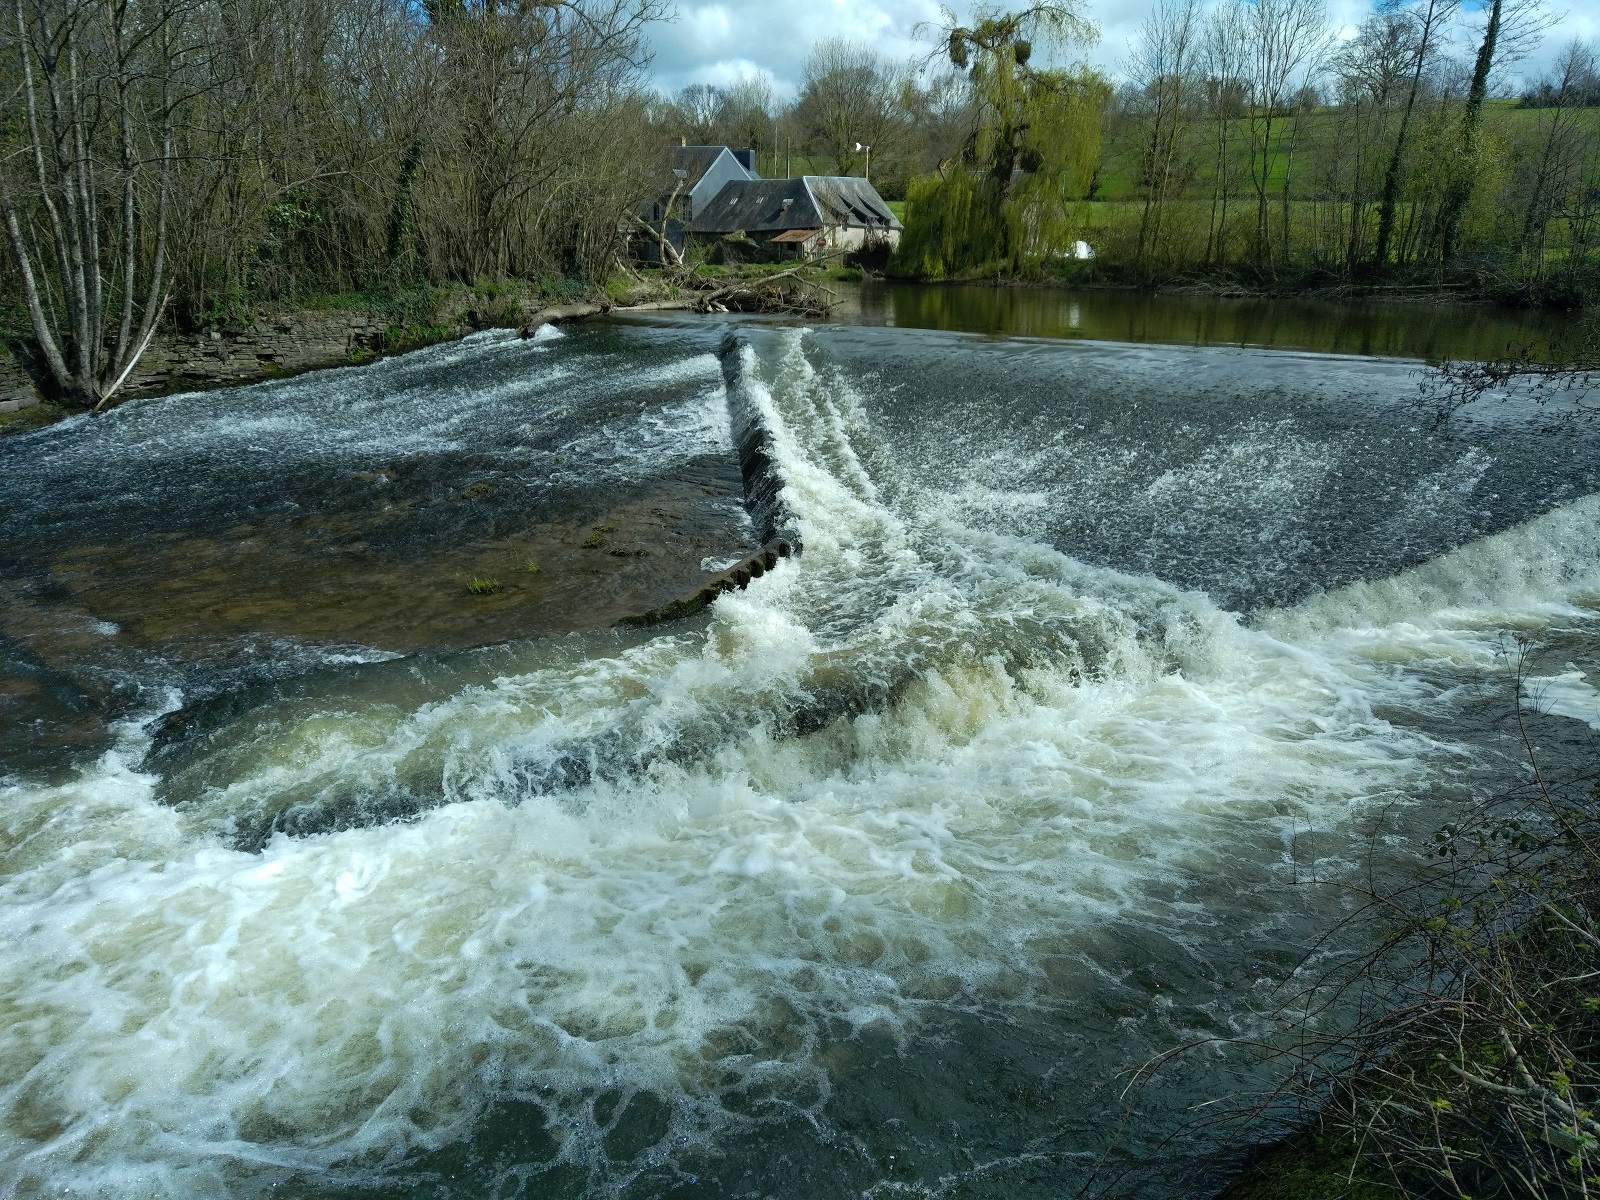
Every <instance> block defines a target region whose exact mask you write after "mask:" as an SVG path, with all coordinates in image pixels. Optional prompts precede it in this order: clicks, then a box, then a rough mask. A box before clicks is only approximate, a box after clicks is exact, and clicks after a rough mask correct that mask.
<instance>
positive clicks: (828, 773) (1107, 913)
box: [0, 301, 1600, 1198]
mask: <svg viewBox="0 0 1600 1200" xmlns="http://www.w3.org/2000/svg"><path fill="white" fill-rule="evenodd" d="M928 303H929V304H932V303H934V302H932V301H929V302H928ZM864 308H867V309H870V305H866V306H864ZM877 311H878V314H879V315H878V316H877V317H876V318H874V317H872V316H871V315H870V313H864V315H863V316H862V317H861V318H860V321H859V323H855V324H850V323H840V324H830V325H817V326H814V327H810V328H804V327H800V326H796V325H791V324H786V323H783V322H762V321H755V320H751V321H741V322H737V323H735V324H734V326H733V328H734V329H735V331H736V333H737V335H738V337H737V339H736V340H734V341H732V342H730V343H729V345H728V348H727V349H726V351H724V350H723V346H722V342H723V337H724V333H725V332H726V328H727V327H726V326H725V325H724V324H718V323H712V322H707V321H704V320H696V319H670V318H661V319H655V320H632V321H625V320H612V321H605V322H596V323H593V324H589V325H583V326H574V327H571V328H569V329H568V330H567V331H565V333H563V334H554V333H551V334H547V335H544V336H542V337H541V338H540V339H539V340H537V341H533V342H519V341H516V340H514V339H510V338H507V337H506V336H504V335H498V334H487V335H479V336H478V337H476V338H474V339H470V340H469V341H468V342H465V343H459V344H456V345H452V346H443V347H435V348H432V349H429V350H423V351H419V352H417V353H416V354H413V355H408V356H404V357H402V358H399V359H394V360H390V361H388V362H384V363H380V364H376V365H373V366H371V367H365V368H352V369H348V370H345V371H340V372H327V373H321V374H314V375H309V376H303V377H301V378H299V379H295V380H289V381H283V382H277V383H272V384H267V385H261V386H258V387H253V388H247V389H241V390H237V391H232V392H212V393H207V394H204V395H194V396H180V397H170V398H166V399H161V400H151V401H141V402H138V403H136V404H131V405H128V406H125V407H124V408H121V409H118V410H116V411H114V412H112V413H111V414H109V415H108V416H106V417H103V418H100V419H98V420H93V421H91V420H89V419H87V418H82V419H75V420H69V421H67V422H63V423H61V424H58V425H56V426H53V427H51V428H49V429H45V430H41V431H37V432H33V433H29V434H24V435H16V436H12V437H9V438H6V439H4V440H3V441H0V470H3V472H4V474H3V480H4V482H3V484H0V487H3V489H4V495H5V507H6V511H7V520H6V522H5V528H4V532H3V534H0V562H3V564H4V584H3V587H4V589H5V599H6V607H5V619H4V624H3V625H0V635H3V636H0V648H3V649H4V651H5V655H6V665H5V669H4V673H3V674H0V682H3V683H4V687H3V688H0V695H3V696H4V698H5V703H6V705H7V707H6V709H5V715H6V719H7V724H8V729H7V733H6V738H5V741H4V742H3V743H0V754H3V756H4V757H3V758H0V778H3V782H0V921H3V924H4V938H5V945H6V959H5V963H6V965H5V970H4V973H3V975H0V1011H3V1012H4V1014H5V1020H4V1024H3V1026H0V1117H3V1124H0V1194H4V1195H6V1196H18V1197H20V1196H33V1195H40V1194H46V1193H49V1194H56V1193H60V1192H65V1191H67V1190H70V1191H71V1192H72V1193H73V1194H78V1195H94V1196H107V1197H111V1196H117V1197H126V1196H136V1195H137V1196H152V1197H154V1196H162V1197H165V1196H185V1197H191V1196H218V1197H222V1196H255V1195H269V1194H270V1195H280V1196H296V1197H307V1198H310V1197H319V1198H323V1197H355V1196H363V1197H370V1196H401V1195H434V1196H449V1197H462V1198H465V1197H489V1196H493V1197H510V1196H528V1197H533V1196H538V1197H558V1196H572V1197H578V1196H619V1197H647V1196H673V1197H694V1196H704V1197H712V1196H729V1195H751V1196H754V1195H760V1196H773V1197H817V1196H845V1195H871V1196H963V1197H968V1196H972V1197H975V1196H997V1197H998V1196H1016V1195H1022V1194H1041V1195H1043V1194H1049V1195H1067V1194H1075V1193H1076V1192H1077V1191H1078V1189H1079V1188H1081V1187H1083V1186H1085V1185H1086V1184H1089V1183H1091V1182H1093V1183H1095V1184H1096V1186H1101V1185H1103V1186H1111V1185H1113V1184H1115V1185H1116V1186H1117V1187H1120V1188H1122V1189H1123V1190H1125V1191H1127V1192H1130V1193H1133V1194H1138V1195H1148V1196H1173V1197H1177V1196H1187V1195H1203V1194H1206V1192H1205V1188H1206V1187H1207V1186H1214V1185H1215V1184H1216V1182H1217V1181H1219V1180H1220V1179H1221V1178H1222V1177H1223V1176H1222V1174H1220V1173H1219V1172H1223V1171H1225V1170H1226V1167H1227V1165H1228V1163H1229V1162H1230V1161H1232V1160H1231V1159H1230V1158H1229V1157H1228V1155H1229V1153H1230V1152H1229V1151H1228V1150H1227V1149H1226V1148H1223V1150H1222V1153H1221V1156H1220V1157H1218V1151H1219V1147H1218V1145H1217V1139H1216V1135H1215V1132H1214V1131H1210V1130H1208V1128H1207V1127H1206V1126H1205V1125H1203V1124H1202V1125H1198V1126H1197V1125H1194V1124H1192V1123H1190V1122H1189V1121H1187V1120H1186V1118H1185V1115H1184V1114H1185V1113H1186V1111H1188V1110H1189V1109H1190V1108H1191V1107H1192V1106H1194V1105H1196V1104H1198V1103H1202V1102H1204V1101H1208V1100H1213V1099H1216V1098H1219V1097H1222V1096H1225V1095H1227V1094H1230V1093H1234V1092H1237V1091H1241V1090H1249V1089H1254V1088H1260V1087H1262V1086H1265V1085H1267V1084H1269V1083H1270V1081H1271V1078H1272V1074H1271V1072H1272V1068H1271V1067H1270V1066H1269V1065H1264V1064H1263V1062H1262V1059H1261V1055H1260V1054H1259V1053H1258V1052H1257V1051H1255V1050H1254V1049H1252V1048H1250V1046H1249V1043H1250V1042H1259V1041H1261V1040H1263V1039H1270V1038H1272V1037H1273V1036H1275V1033H1276V1032H1277V1029H1278V1021H1279V1019H1280V1018H1279V1017H1278V1016H1277V1015H1276V1014H1277V1012H1278V1009H1279V1005H1280V1002H1281V997H1282V996H1283V995H1284V994H1285V992H1284V991H1282V990H1281V989H1282V988H1283V987H1284V986H1287V987H1288V988H1289V989H1290V991H1291V992H1292V989H1293V988H1294V987H1295V986H1296V983H1297V981H1298V980H1303V979H1304V978H1306V977H1307V975H1308V973H1310V972H1314V971H1315V970H1316V969H1317V968H1318V961H1317V960H1313V961H1311V962H1309V963H1307V962H1305V961H1303V960H1304V958H1305V955H1306V952H1307V949H1308V947H1310V946H1311V945H1313V944H1314V943H1315V942H1316V940H1317V939H1318V938H1319V937H1320V936H1322V935H1323V934H1325V933H1326V932H1327V931H1328V930H1329V928H1330V927H1331V925H1332V924H1333V923H1334V921H1336V919H1337V918H1338V916H1339V915H1340V913H1342V912H1346V911H1349V908H1350V905H1351V904H1352V903H1353V901H1352V900H1351V899H1350V898H1349V897H1350V891H1349V890H1348V889H1347V888H1346V887H1344V886H1343V885H1345V884H1347V883H1349V882H1351V881H1355V880H1360V879H1363V878H1366V877H1367V872H1368V871H1369V870H1370V871H1372V872H1375V873H1376V876H1377V877H1378V878H1403V877H1405V875H1406V873H1407V872H1408V871H1409V870H1411V869H1412V864H1413V863H1414V861H1415V860H1414V856H1415V854H1416V853H1417V852H1418V850H1419V848H1423V847H1426V846H1427V845H1428V844H1429V843H1430V841H1431V837H1432V834H1433V831H1434V830H1435V829H1437V828H1438V827H1439V826H1440V825H1441V824H1443V823H1444V822H1445V821H1447V820H1448V819H1449V815H1450V814H1451V813H1452V812H1453V811H1454V810H1455V807H1456V806H1458V805H1460V804H1463V803H1466V802H1470V801H1471V800H1472V799H1473V798H1475V797H1479V796H1482V795H1484V794H1485V793H1487V792H1490V791H1493V790H1497V789H1500V788H1503V787H1505V786H1506V785H1507V784H1508V783H1509V782H1512V781H1515V780H1516V779H1518V778H1520V772H1521V764H1522V759H1523V750H1522V747H1521V743H1520V742H1519V740H1518V738H1517V735H1516V731H1515V729H1514V728H1513V726H1512V725H1511V723H1510V722H1509V721H1508V719H1507V718H1508V715H1509V714H1510V713H1511V711H1512V710H1513V708H1514V707H1515V703H1516V701H1517V699H1518V691H1517V689H1518V686H1519V685H1518V682H1517V672H1518V670H1519V665H1518V664H1519V655H1518V653H1517V652H1516V651H1517V645H1518V642H1517V639H1520V640H1521V643H1522V644H1523V645H1524V646H1525V647H1526V652H1527V656H1528V657H1527V659H1526V662H1525V663H1524V665H1523V667H1522V668H1521V669H1522V670H1523V673H1524V675H1525V676H1526V679H1525V681H1524V683H1523V685H1522V686H1523V687H1524V692H1525V694H1524V700H1525V701H1526V703H1527V705H1528V708H1529V712H1530V715H1529V721H1530V728H1531V729H1532V730H1533V731H1534V736H1535V738H1536V740H1537V741H1538V743H1539V746H1540V752H1541V753H1542V754H1544V755H1546V756H1547V757H1548V761H1550V762H1552V763H1558V764H1564V765H1567V766H1574V767H1576V766H1579V765H1581V764H1583V763H1584V762H1585V760H1586V759H1587V758H1588V757H1589V756H1592V753H1593V750H1594V745H1595V730H1596V729H1600V707H1597V706H1600V693H1596V691H1595V690H1594V688H1593V687H1592V686H1590V682H1591V681H1592V680H1593V679H1594V678H1595V677H1596V676H1595V671H1596V660H1597V652H1600V636H1597V635H1600V627H1597V625H1596V621H1595V617H1596V613H1597V610H1600V525H1597V521H1596V518H1597V516H1600V500H1597V498H1596V495H1595V493H1596V491H1597V490H1600V489H1597V484H1596V478H1595V474H1596V470H1597V464H1600V458H1597V455H1596V449H1597V446H1596V441H1597V438H1596V431H1595V430H1594V429H1593V428H1591V427H1587V426H1576V427H1553V426H1552V425H1551V424H1550V422H1549V421H1547V420H1544V419H1542V414H1541V413H1540V412H1538V411H1536V410H1534V409H1532V408H1530V407H1529V406H1527V405H1526V404H1524V403H1521V402H1509V403H1504V404H1502V403H1497V402H1488V403H1485V404H1483V405H1481V406H1480V407H1479V408H1478V409H1476V410H1474V411H1473V412H1472V413H1470V414H1468V417H1467V418H1466V419H1462V420H1459V421H1457V422H1455V423H1453V424H1452V425H1451V426H1449V427H1448V428H1445V429H1435V428H1433V427H1432V425H1431V424H1430V423H1429V422H1428V421H1427V420H1425V419H1424V418H1423V417H1421V416H1419V414H1418V413H1417V412H1416V410H1415V409H1414V407H1412V406H1411V403H1410V401H1411V399H1412V397H1413V396H1414V395H1415V394H1416V386H1417V381H1418V372H1419V370H1420V369H1421V366H1420V364H1419V363H1418V362H1417V361H1415V360H1414V359H1410V358H1405V357H1393V358H1382V357H1358V356H1350V355H1335V354H1328V353H1318V352H1308V351H1305V350H1283V349H1278V350H1270V349H1258V348H1249V347H1241V346H1229V345H1209V346H1176V347H1174V346H1171V345H1159V344H1148V343H1147V344H1135V343H1133V342H1126V341H1124V342H1118V341H1110V340H1084V341H1068V340H1063V339H1058V338H1045V337H1031V336H1017V335H1016V331H1015V330H1013V331H1012V332H1010V333H1006V332H1004V331H1002V330H995V329H989V330H981V331H980V332H977V333H970V332H958V331H951V330H947V329H941V328H908V327H906V326H909V325H912V324H914V323H916V322H913V321H912V320H910V319H909V318H908V319H905V320H899V319H897V320H896V321H895V322H894V325H895V326H896V327H893V328H891V327H888V325H889V322H888V321H886V320H884V319H882V313H883V311H884V310H883V309H882V308H881V307H880V308H879V309H878V310H877ZM940 323H941V322H940V321H935V320H926V321H922V322H921V324H924V325H938V324H940ZM1163 340H1171V341H1178V342H1181V341H1184V340H1185V339H1183V338H1171V339H1163ZM1226 340H1229V341H1232V340H1234V339H1232V338H1229V339H1226ZM1239 340H1243V341H1249V340H1251V339H1249V338H1244V339H1239ZM719 356H720V357H719ZM730 404H737V405H738V406H741V407H742V409H744V410H747V411H751V412H754V413H757V414H759V418H760V420H761V422H762V424H763V426H764V428H765V431H766V438H767V450H768V454H769V456H770V458H771V461H772V463H773V465H774V467H775V468H776V470H777V471H778V473H779V475H780V477H781V480H782V482H783V485H784V487H783V502H784V504H785V506H786V508H787V510H788V512H789V513H790V514H791V515H792V518H793V520H794V521H795V523H796V524H797V526H798V529H799V532H800V534H801V537H802V540H803V543H804V552H803V554H802V555H800V556H799V557H797V558H791V559H786V560H783V561H780V562H779V563H778V565H777V566H776V567H775V568H774V569H772V570H771V571H769V572H767V573H766V574H765V575H764V576H762V577H761V578H758V579H755V580H754V581H752V582H751V584H750V586H749V587H748V589H746V590H743V591H737V592H733V593H730V594H728V595H726V596H724V597H722V598H721V599H719V600H718V601H717V603H716V604H715V605H714V606H713V607H712V608H711V609H709V610H707V611H704V612H702V613H700V614H698V615H696V616H693V617H690V618H687V619H685V620H683V621H679V622H676V623H672V624H667V625H660V626H653V627H643V628H639V627H628V626H618V627H613V626H612V622H613V621H614V620H615V618H616V616H618V615H623V614H625V613H626V612H627V611H628V610H629V609H630V606H631V607H634V608H637V607H638V606H639V605H641V604H643V603H645V601H646V600H647V599H649V598H650V597H653V596H657V595H664V594H673V593H675V592H676V591H677V590H680V589H681V588H683V587H685V586H694V584H695V582H696V581H697V580H699V579H703V578H706V577H707V575H708V573H709V572H711V571H714V570H717V569H719V568H720V567H722V566H723V565H725V564H726V563H727V562H731V561H734V560H735V559H737V558H738V557H739V556H740V555H743V554H747V553H749V551H750V550H751V549H752V548H753V547H754V546H755V544H756V543H757V542H758V541H759V540H760V536H761V534H760V531H759V530H758V529H756V528H755V527H753V526H752V525H751V522H750V520H749V518H748V516H747V514H746V513H745V512H744V510H743V508H742V506H741V505H740V503H739V494H740V491H739V489H740V477H739V465H738V462H737V458H736V456H735V454H734V446H733V442H732V437H731V433H730V430H729V425H728V421H729V407H730ZM589 531H592V532H589ZM607 539H609V540H607ZM591 543H592V544H591ZM613 551H615V553H613ZM534 559H537V560H539V563H540V564H541V571H540V572H538V573H534V572H524V574H523V575H522V576H515V575H514V573H515V572H517V571H518V570H519V568H520V567H521V565H522V564H523V563H524V562H525V561H527V562H532V561H533V560H534ZM488 573H493V574H494V575H495V576H496V579H497V582H499V583H501V584H502V586H501V587H500V588H499V589H498V590H496V592H495V593H494V594H493V595H488V596H485V597H481V598H480V597H471V596H469V595H467V594H466V592H465V590H464V587H463V586H462V585H463V582H464V581H465V580H466V579H468V578H471V577H475V576H477V575H479V574H488ZM551 576H557V578H550V577H551ZM580 585H581V587H580ZM569 586H570V589H571V590H570V596H571V597H582V598H583V600H582V603H583V605H584V606H585V611H582V612H575V613H569V612H568V611H567V610H568V609H569V608H570V607H571V605H569V604H567V602H566V601H565V600H564V599H563V597H565V596H568V595H569V593H568V592H563V591H562V589H563V588H564V587H569ZM541 588H550V589H553V590H552V591H550V592H541V591H540V590H539V589H541ZM595 597H599V599H595ZM573 603H574V604H575V603H577V601H576V600H574V601H573ZM564 606H565V607H564ZM563 613H566V614H567V615H566V616H561V615H560V614H563ZM551 614H557V615H554V616H553V615H551ZM1349 948H1350V947H1349V946H1348V945H1345V944H1343V943H1340V942H1338V941H1335V942H1334V943H1331V944H1330V947H1329V948H1328V949H1327V951H1326V952H1325V953H1327V954H1337V953H1340V952H1343V951H1344V950H1347V949H1349ZM1207 1039H1210V1042H1209V1044H1208V1048H1206V1049H1203V1050H1202V1051H1200V1052H1197V1053H1195V1054H1191V1055H1188V1056H1185V1057H1182V1058H1180V1059H1178V1060H1177V1061H1176V1062H1175V1063H1174V1064H1172V1065H1171V1066H1170V1067H1169V1068H1168V1069H1167V1070H1165V1071H1163V1072H1160V1073H1157V1074H1156V1075H1155V1076H1154V1077H1153V1080H1152V1082H1150V1083H1149V1084H1148V1085H1147V1086H1146V1087H1144V1088H1143V1089H1141V1090H1138V1091H1136V1092H1135V1093H1133V1097H1132V1100H1131V1101H1130V1102H1127V1103H1125V1102H1124V1100H1123V1099H1122V1094H1123V1088H1124V1086H1125V1084H1126V1083H1127V1081H1128V1077H1127V1072H1129V1071H1130V1070H1131V1069H1133V1068H1136V1067H1137V1066H1138V1065H1139V1064H1141V1063H1143V1062H1145V1061H1146V1060H1148V1059H1150V1058H1151V1057H1152V1056H1155V1055H1158V1054H1162V1053H1164V1052H1166V1051H1169V1050H1171V1049H1173V1048H1174V1047H1176V1046H1178V1045H1180V1044H1184V1043H1186V1042H1191V1041H1197V1040H1198V1041H1202V1042H1205V1041H1206V1040H1207ZM1208 1181H1209V1183H1208Z"/></svg>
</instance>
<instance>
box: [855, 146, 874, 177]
mask: <svg viewBox="0 0 1600 1200" xmlns="http://www.w3.org/2000/svg"><path fill="white" fill-rule="evenodd" d="M863 150H865V151H866V152H867V182H868V183H871V182H872V147H871V146H863V145H862V144H861V143H860V142H857V143H856V153H857V154H860V153H861V152H862V151H863Z"/></svg>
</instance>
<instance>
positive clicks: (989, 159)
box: [896, 0, 1111, 278]
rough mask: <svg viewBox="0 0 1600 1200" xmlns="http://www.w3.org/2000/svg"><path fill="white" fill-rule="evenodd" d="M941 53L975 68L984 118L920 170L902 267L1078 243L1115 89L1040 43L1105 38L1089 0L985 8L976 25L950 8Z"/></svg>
mask: <svg viewBox="0 0 1600 1200" xmlns="http://www.w3.org/2000/svg"><path fill="white" fill-rule="evenodd" d="M944 17H945V19H944V23H943V24H942V25H941V26H939V27H938V36H939V43H940V52H939V53H940V54H942V55H947V56H948V57H949V60H950V64H951V65H952V66H953V67H955V69H956V70H957V71H960V72H963V73H964V74H965V76H966V79H967V83H968V86H969V88H970V89H971V93H972V99H973V104H972V113H973V119H972V125H971V128H970V130H969V132H968V134H967V136H966V138H965V140H964V142H963V144H962V147H961V150H960V152H959V153H958V154H956V155H955V156H954V157H953V158H951V159H950V160H948V161H947V162H945V163H943V164H942V165H941V167H940V169H939V170H938V171H937V172H936V173H934V174H933V175H929V176H925V177H923V178H921V179H917V180H914V181H913V182H912V184H911V187H910V190H909V194H908V205H907V214H906V232H905V235H904V238H903V239H902V241H901V246H900V252H899V255H898V258H897V264H896V265H897V267H898V269H900V270H902V271H904V272H906V273H908V274H913V275H921V276H928V277H934V278H937V277H942V276H947V275H952V274H959V273H962V272H969V271H973V270H977V269H980V268H983V269H993V270H996V271H1003V272H1013V273H1014V272H1018V271H1022V270H1025V269H1027V268H1028V267H1029V266H1031V265H1036V264H1038V263H1040V262H1042V261H1043V260H1045V259H1047V258H1049V257H1050V256H1051V255H1053V254H1056V253H1058V252H1060V251H1062V250H1064V249H1065V248H1066V246H1067V245H1068V244H1069V242H1070V241H1071V239H1072V235H1073V232H1074V225H1073V220H1072V202H1073V201H1074V200H1075V199H1077V198H1078V196H1079V194H1080V193H1081V190H1082V183H1083V181H1085V180H1087V179H1088V178H1089V176H1090V175H1091V173H1092V172H1093V169H1094V165H1095V163H1096V161H1097V160H1098V158H1099V154H1100V119H1101V114H1102V112H1103V110H1104V108H1105V105H1106V103H1107V101H1108V100H1109V98H1110V94H1111V89H1110V85H1109V84H1107V83H1106V81H1105V80H1104V79H1103V78H1102V77H1101V76H1099V75H1098V74H1096V73H1095V72H1093V71H1091V70H1089V69H1088V68H1080V69H1078V70H1074V71H1064V70H1052V69H1048V68H1043V67H1038V66H1036V65H1035V64H1034V53H1035V46H1036V45H1045V46H1056V47H1062V46H1066V45H1071V44H1075V43H1076V44H1087V43H1090V42H1092V41H1093V40H1094V38H1095V36H1096V33H1095V29H1094V26H1093V25H1091V24H1090V23H1089V21H1088V20H1087V19H1086V18H1085V17H1084V16H1083V15H1082V12H1081V9H1080V7H1079V5H1078V3H1077V0H1042V2H1041V3H1036V4H1032V5H1030V6H1028V7H1027V8H1023V9H1020V10H1018V11H1015V12H1005V11H1003V10H999V9H993V8H980V9H979V10H978V12H977V16H976V19H975V20H974V21H973V23H972V24H971V25H970V26H966V25H961V24H960V23H959V22H958V20H957V18H956V16H955V14H954V13H953V12H952V11H951V10H949V9H946V10H945V13H944Z"/></svg>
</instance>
